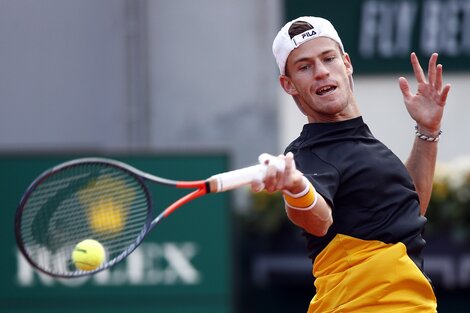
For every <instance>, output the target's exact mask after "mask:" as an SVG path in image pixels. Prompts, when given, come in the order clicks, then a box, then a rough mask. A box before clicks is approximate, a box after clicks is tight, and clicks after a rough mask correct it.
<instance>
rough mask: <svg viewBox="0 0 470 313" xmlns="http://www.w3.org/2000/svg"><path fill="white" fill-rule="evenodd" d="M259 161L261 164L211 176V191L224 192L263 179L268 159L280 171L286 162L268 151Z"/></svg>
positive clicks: (209, 180)
mask: <svg viewBox="0 0 470 313" xmlns="http://www.w3.org/2000/svg"><path fill="white" fill-rule="evenodd" d="M259 161H260V163H261V164H258V165H253V166H249V167H245V168H241V169H238V170H234V171H230V172H225V173H220V174H217V175H214V176H211V177H209V179H208V182H209V186H210V192H223V191H227V190H232V189H235V188H238V187H241V186H244V185H248V184H251V183H252V182H253V181H255V180H257V181H263V180H264V176H265V175H266V170H267V169H268V165H267V164H266V161H269V164H272V165H274V166H275V167H276V168H277V169H278V170H279V171H284V168H285V162H284V161H283V160H279V159H277V158H276V157H274V156H271V155H269V154H267V153H263V154H262V155H260V157H259Z"/></svg>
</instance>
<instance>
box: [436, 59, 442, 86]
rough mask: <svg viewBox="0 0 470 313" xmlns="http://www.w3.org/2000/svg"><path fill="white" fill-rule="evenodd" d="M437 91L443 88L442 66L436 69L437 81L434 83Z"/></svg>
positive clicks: (439, 65)
mask: <svg viewBox="0 0 470 313" xmlns="http://www.w3.org/2000/svg"><path fill="white" fill-rule="evenodd" d="M434 87H435V88H436V90H441V88H442V64H438V65H437V69H436V81H435V83H434Z"/></svg>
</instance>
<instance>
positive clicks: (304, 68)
mask: <svg viewBox="0 0 470 313" xmlns="http://www.w3.org/2000/svg"><path fill="white" fill-rule="evenodd" d="M310 67H311V66H310V65H308V64H306V65H302V66H301V67H299V70H301V71H305V70H308V69H309V68H310Z"/></svg>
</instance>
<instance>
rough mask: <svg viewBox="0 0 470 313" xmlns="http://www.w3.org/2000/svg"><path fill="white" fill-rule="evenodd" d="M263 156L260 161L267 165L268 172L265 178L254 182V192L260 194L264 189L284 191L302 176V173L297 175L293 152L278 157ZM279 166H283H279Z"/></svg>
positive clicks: (252, 185)
mask: <svg viewBox="0 0 470 313" xmlns="http://www.w3.org/2000/svg"><path fill="white" fill-rule="evenodd" d="M262 156H263V155H262ZM262 156H260V161H261V162H262V163H264V164H266V165H267V168H266V172H265V173H264V177H263V178H261V179H260V180H256V181H253V182H252V184H251V188H252V190H253V191H255V192H258V191H261V190H262V189H263V188H264V189H266V191H268V192H274V191H278V190H284V189H285V188H286V187H289V186H290V185H291V184H292V183H293V182H294V181H295V180H296V179H298V178H299V177H297V176H300V177H301V176H302V175H301V173H300V172H299V173H297V172H298V171H297V169H296V167H295V161H294V155H293V154H292V153H291V152H289V153H287V155H282V154H281V155H279V156H277V157H273V156H269V157H266V155H264V156H263V157H262ZM279 164H282V165H283V166H279ZM294 174H296V175H294Z"/></svg>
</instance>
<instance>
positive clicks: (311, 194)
mask: <svg viewBox="0 0 470 313" xmlns="http://www.w3.org/2000/svg"><path fill="white" fill-rule="evenodd" d="M303 179H304V181H305V183H306V187H305V189H304V190H302V191H301V192H299V193H297V194H293V193H291V192H288V191H286V190H284V191H283V193H284V201H285V202H286V204H287V205H288V206H289V207H290V208H292V209H296V210H302V211H306V210H310V209H311V208H313V207H314V206H315V204H316V203H317V192H316V191H315V188H313V186H312V184H311V183H310V181H309V180H308V179H307V178H306V177H305V176H304V177H303Z"/></svg>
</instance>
